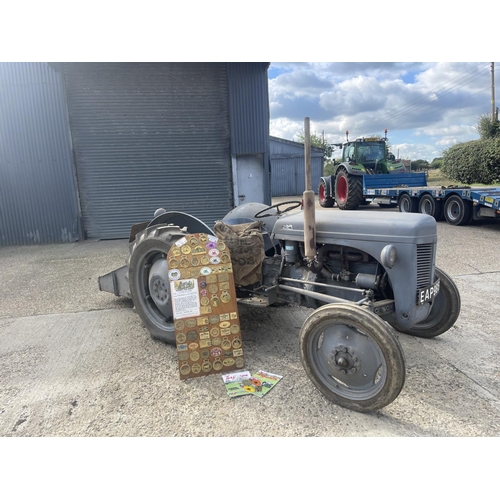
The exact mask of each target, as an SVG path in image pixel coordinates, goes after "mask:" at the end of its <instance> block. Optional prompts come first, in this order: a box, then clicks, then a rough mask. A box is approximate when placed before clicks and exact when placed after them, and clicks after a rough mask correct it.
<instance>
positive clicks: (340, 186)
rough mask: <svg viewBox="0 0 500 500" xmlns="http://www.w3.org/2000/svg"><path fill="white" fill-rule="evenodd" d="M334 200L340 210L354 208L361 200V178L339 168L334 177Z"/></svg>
mask: <svg viewBox="0 0 500 500" xmlns="http://www.w3.org/2000/svg"><path fill="white" fill-rule="evenodd" d="M335 201H336V202H337V205H338V207H339V208H340V209H341V210H356V208H358V207H359V205H360V204H361V203H362V201H363V180H362V176H360V175H351V174H349V173H348V172H347V171H346V170H345V169H343V168H342V169H339V170H338V172H337V176H336V177H335Z"/></svg>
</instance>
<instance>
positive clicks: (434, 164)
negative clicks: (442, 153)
mask: <svg viewBox="0 0 500 500" xmlns="http://www.w3.org/2000/svg"><path fill="white" fill-rule="evenodd" d="M442 167H443V159H442V158H434V160H432V161H431V164H430V166H429V168H433V169H436V170H437V169H440V168H442Z"/></svg>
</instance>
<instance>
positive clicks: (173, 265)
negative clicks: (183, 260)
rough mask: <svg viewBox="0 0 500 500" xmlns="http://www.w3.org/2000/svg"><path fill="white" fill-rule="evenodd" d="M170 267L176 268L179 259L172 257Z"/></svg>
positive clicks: (169, 262)
mask: <svg viewBox="0 0 500 500" xmlns="http://www.w3.org/2000/svg"><path fill="white" fill-rule="evenodd" d="M168 267H170V269H175V268H176V267H179V261H178V260H177V259H170V260H169V261H168Z"/></svg>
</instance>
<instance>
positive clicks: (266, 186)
mask: <svg viewBox="0 0 500 500" xmlns="http://www.w3.org/2000/svg"><path fill="white" fill-rule="evenodd" d="M268 66H269V64H268V63H50V64H47V63H0V78H2V81H1V83H2V84H3V86H0V104H5V103H8V105H9V106H10V107H11V112H10V113H8V114H7V115H5V114H4V113H2V114H1V118H0V144H3V143H4V142H5V139H6V138H10V143H11V145H10V149H8V154H7V156H5V154H6V153H5V151H4V148H3V147H2V148H0V172H2V173H3V172H4V171H5V170H6V169H7V167H6V165H10V167H9V169H10V170H11V171H12V172H17V174H15V175H11V181H10V184H11V185H12V186H10V187H9V189H10V192H11V193H12V197H13V198H15V199H16V200H17V204H15V206H12V204H11V202H10V201H9V202H7V201H6V202H5V206H4V205H3V202H2V201H0V203H2V206H1V208H2V211H1V217H2V219H1V223H2V225H1V227H0V241H1V244H4V245H15V244H29V243H49V242H64V241H76V240H78V239H80V238H82V237H83V238H101V239H109V238H126V237H128V233H129V230H130V226H131V225H132V224H134V223H136V222H141V221H143V220H149V219H150V218H151V217H152V214H153V213H154V211H155V210H156V209H157V208H159V207H163V208H165V209H167V210H178V211H184V212H188V213H190V214H192V215H194V216H196V217H198V218H199V219H201V220H203V221H204V222H205V223H207V224H208V225H212V224H213V223H214V221H215V220H217V219H220V218H222V217H223V216H224V215H225V214H226V213H227V212H228V211H229V210H231V209H232V208H233V207H234V206H235V205H237V204H239V203H241V202H242V201H258V202H263V203H270V200H271V190H270V161H269V157H270V153H269V103H268V102H269V100H268V88H267V68H268ZM27 75H29V78H28V76H27ZM27 78H28V80H29V81H28V80H27ZM19 88H23V92H20V91H19ZM37 89H38V90H37ZM39 89H44V92H40V90H39ZM2 108H3V106H2ZM13 124H15V125H16V126H14V125H13ZM38 136H41V137H42V136H43V139H42V140H40V141H37V140H33V137H38ZM44 148H45V149H47V150H48V151H49V153H48V155H49V156H51V158H50V160H51V161H49V160H47V161H44V156H43V155H42V152H43V151H44ZM54 150H56V151H63V152H64V154H63V153H61V154H60V157H59V156H55V155H54V154H53V153H52V151H54ZM27 151H29V153H30V156H29V157H26V154H27V153H26V152H27ZM39 177H40V178H39ZM2 184H4V183H2ZM0 189H1V187H0ZM2 199H3V197H2ZM66 199H67V200H68V203H70V204H71V207H70V208H71V209H70V208H69V207H67V206H65V207H64V208H63V207H62V206H61V200H66ZM30 201H33V203H28V202H30ZM49 202H50V203H49ZM61 212H63V213H64V214H65V218H64V220H61V221H59V220H58V219H60V218H61V217H62V215H63V214H62V213H61ZM40 217H41V219H43V220H41V219H40ZM69 221H72V222H73V225H72V226H71V227H70V229H68V225H69ZM43 222H45V224H43ZM48 228H50V231H49V230H48ZM26 235H34V236H33V237H31V236H26Z"/></svg>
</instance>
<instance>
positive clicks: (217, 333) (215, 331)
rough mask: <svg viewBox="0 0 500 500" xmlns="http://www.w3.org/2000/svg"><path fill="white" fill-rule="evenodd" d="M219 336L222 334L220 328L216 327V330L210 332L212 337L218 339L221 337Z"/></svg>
mask: <svg viewBox="0 0 500 500" xmlns="http://www.w3.org/2000/svg"><path fill="white" fill-rule="evenodd" d="M219 334H220V330H219V329H218V328H216V327H214V328H212V329H211V330H210V335H211V336H212V337H218V336H219Z"/></svg>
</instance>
